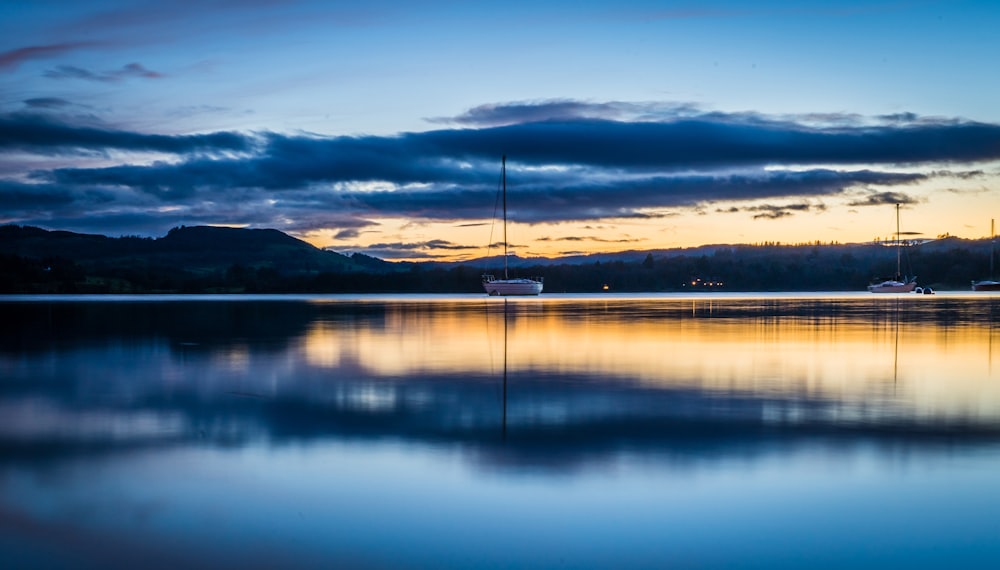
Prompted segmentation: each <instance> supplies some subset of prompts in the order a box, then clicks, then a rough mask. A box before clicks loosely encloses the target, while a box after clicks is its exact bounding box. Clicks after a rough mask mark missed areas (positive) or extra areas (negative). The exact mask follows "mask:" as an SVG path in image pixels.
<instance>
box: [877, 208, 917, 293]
mask: <svg viewBox="0 0 1000 570" xmlns="http://www.w3.org/2000/svg"><path fill="white" fill-rule="evenodd" d="M900 246H901V244H900V242H899V204H896V276H895V277H893V278H890V279H885V278H879V279H876V280H875V282H873V283H872V284H871V285H869V286H868V291H870V292H872V293H909V292H911V291H913V290H914V289H916V287H917V277H916V275H914V276H913V277H903V276H902V274H901V273H900V269H899V265H900V259H899V258H900Z"/></svg>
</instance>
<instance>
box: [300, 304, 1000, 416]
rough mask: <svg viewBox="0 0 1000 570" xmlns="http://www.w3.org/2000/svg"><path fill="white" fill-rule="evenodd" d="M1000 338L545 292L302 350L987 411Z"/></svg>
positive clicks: (432, 368) (416, 366)
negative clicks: (672, 308) (661, 308)
mask: <svg viewBox="0 0 1000 570" xmlns="http://www.w3.org/2000/svg"><path fill="white" fill-rule="evenodd" d="M889 317H891V314H890V315H889ZM505 329H506V330H505ZM992 335H993V336H997V333H996V332H995V331H994V332H993V333H992ZM505 337H506V342H505ZM994 340H995V339H993V338H992V337H991V330H990V327H989V326H988V325H982V324H964V325H956V326H949V327H942V326H937V325H935V324H933V323H914V322H898V321H894V320H893V319H892V318H888V317H887V318H881V319H878V320H865V319H859V318H844V317H836V316H829V317H823V316H820V317H810V318H802V317H774V316H756V317H754V316H751V317H744V318H725V317H718V316H716V315H714V314H712V313H711V312H708V311H701V310H695V311H693V312H692V314H686V315H683V316H681V314H680V313H670V314H667V315H657V314H655V313H654V314H643V313H641V312H640V313H637V312H635V311H623V310H620V307H616V306H614V305H611V306H607V307H600V306H592V307H587V308H586V310H562V309H560V308H559V307H557V306H552V305H546V304H544V303H537V304H521V305H518V306H517V307H516V310H515V309H513V308H512V309H510V310H509V311H508V314H507V315H506V317H505V315H504V313H503V311H502V308H501V307H500V306H498V305H497V304H495V303H494V304H491V305H490V304H482V305H473V304H470V305H466V306H464V307H462V308H459V309H454V308H451V309H449V310H426V311H425V310H414V309H413V308H412V307H406V306H395V307H393V306H390V307H388V308H387V310H386V313H385V315H384V320H382V321H380V322H379V323H378V326H356V325H352V326H343V325H338V324H337V323H331V322H316V323H313V325H312V327H311V328H310V329H309V331H308V333H307V334H306V335H305V337H304V339H303V343H302V350H303V352H304V355H305V358H306V359H307V361H308V362H309V363H310V364H312V365H314V366H319V367H337V366H343V365H345V363H347V362H349V363H351V364H353V365H355V366H358V367H359V368H360V369H362V370H364V371H365V372H366V373H367V374H370V375H371V376H373V377H381V378H401V379H405V378H406V377H407V376H409V375H418V374H419V375H423V374H445V375H449V376H462V375H466V376H472V377H481V376H484V375H486V376H491V377H497V378H499V377H500V375H501V374H502V371H503V367H504V363H505V358H504V356H505V349H506V365H507V370H508V374H510V375H513V376H520V377H543V376H545V377H550V376H551V377H565V378H570V379H573V380H574V381H604V382H619V383H627V384H631V385H643V386H647V387H650V388H671V389H677V388H692V389H699V390H710V391H720V392H745V393H748V394H756V395H767V394H774V395H781V396H784V397H795V396H809V397H820V398H832V399H839V400H851V401H858V402H865V403H877V402H879V401H889V400H891V401H894V402H896V403H897V404H901V405H904V406H909V407H913V408H914V411H915V412H917V413H918V414H928V415H933V416H951V415H959V416H963V417H969V416H973V417H975V416H1000V378H998V376H1000V373H998V372H997V370H996V368H995V367H994V366H993V357H994V356H995V353H996V352H997V350H998V349H997V348H996V346H994V344H995V343H994V342H993V341H994ZM997 345H998V346H1000V343H997Z"/></svg>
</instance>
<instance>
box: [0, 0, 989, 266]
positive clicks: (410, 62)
mask: <svg viewBox="0 0 1000 570" xmlns="http://www.w3.org/2000/svg"><path fill="white" fill-rule="evenodd" d="M0 6H2V8H0V10H2V12H0V14H2V16H0V77H2V80H0V223H17V224H31V225H38V226H41V227H46V228H50V229H69V230H75V231H85V232H91V233H102V234H106V235H125V234H127V235H133V234H138V235H151V236H159V235H163V234H164V233H165V232H166V231H167V230H168V229H169V228H171V227H173V226H176V225H182V224H184V225H196V224H217V225H234V226H248V227H273V228H277V229H280V230H283V231H287V232H289V233H291V234H293V235H296V236H298V237H302V238H304V239H308V240H309V241H311V242H313V243H316V244H317V245H321V246H329V247H331V248H333V249H336V250H338V251H365V252H368V253H371V254H374V255H379V256H381V257H385V258H390V259H431V258H463V257H464V258H468V257H475V256H477V255H482V254H483V253H485V251H483V248H484V246H485V245H486V244H487V243H488V242H489V241H491V237H492V238H493V239H494V240H495V238H496V233H495V232H492V231H491V229H490V228H491V216H492V215H493V205H494V201H495V200H494V199H495V192H496V186H497V176H498V173H499V158H500V155H501V154H503V153H506V154H507V155H508V156H509V157H510V158H509V160H510V162H509V169H508V179H509V182H510V185H511V194H512V195H511V204H512V211H511V214H512V218H513V219H515V220H517V221H518V222H519V223H518V224H517V225H516V226H515V227H513V228H512V230H513V231H512V237H511V241H512V245H514V246H515V250H516V251H517V252H518V253H519V254H522V255H560V254H571V253H579V252H588V251H608V250H620V249H653V248H661V247H683V246H691V245H699V244H703V243H756V242H761V241H780V242H786V243H796V242H806V241H814V240H821V241H824V242H826V241H839V242H854V241H865V240H870V239H872V238H874V237H887V234H889V233H891V231H892V230H893V229H894V228H893V227H892V224H893V223H894V222H893V220H894V212H893V211H892V207H891V205H892V204H894V203H902V204H904V205H905V207H906V209H907V211H906V213H905V214H904V216H905V220H906V222H907V223H906V225H907V228H905V229H906V230H907V231H912V232H913V233H915V234H920V235H922V236H924V237H934V236H936V235H942V234H946V233H947V234H952V235H959V236H962V237H981V236H983V235H985V234H986V233H988V223H989V218H990V217H995V216H996V213H997V211H998V210H1000V208H998V206H1000V199H998V195H997V192H998V189H997V181H998V174H1000V168H998V158H1000V106H998V105H997V104H996V101H998V100H1000V85H998V82H1000V78H998V76H997V74H996V73H995V72H994V69H993V67H994V63H993V60H994V59H995V54H998V53H1000V35H998V34H997V33H996V30H997V29H998V24H1000V5H997V4H995V3H992V2H973V1H966V2H962V1H958V2H954V1H953V2H936V1H913V2H907V1H897V2H843V1H841V2H806V3H795V4H789V3H784V2H755V3H745V2H697V3H695V2H628V1H625V2H507V3H502V4H495V3H468V2H444V1H430V2H420V3H401V2H364V3H349V2H309V1H306V2H277V1H269V0H254V1H233V0H226V1H211V0H208V1H200V2H186V1H182V2H121V1H88V2H49V1H45V0H42V1H38V0H34V1H30V2H27V1H25V2H21V1H9V0H4V1H2V2H0Z"/></svg>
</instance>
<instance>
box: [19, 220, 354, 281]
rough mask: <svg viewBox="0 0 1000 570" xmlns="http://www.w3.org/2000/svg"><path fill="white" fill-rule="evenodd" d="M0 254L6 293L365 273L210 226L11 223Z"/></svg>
mask: <svg viewBox="0 0 1000 570" xmlns="http://www.w3.org/2000/svg"><path fill="white" fill-rule="evenodd" d="M0 256H3V257H2V259H0V265H2V269H3V274H4V275H3V277H2V278H0V291H8V292H11V291H25V292H39V291H38V290H41V291H49V290H51V289H52V285H53V283H51V282H53V281H56V282H58V283H59V287H57V289H58V290H70V291H82V292H87V291H94V292H148V291H161V290H162V291H179V290H186V289H190V288H191V286H194V287H195V288H211V287H215V288H219V289H222V290H232V289H244V290H245V289H246V284H247V282H248V281H259V280H264V281H274V280H279V279H284V278H288V277H290V276H302V275H316V274H322V273H346V272H351V271H356V270H359V269H360V268H361V266H360V265H358V264H356V263H355V262H354V261H352V259H351V258H349V257H346V256H344V255H341V254H339V253H334V252H332V251H326V250H322V249H319V248H316V247H315V246H313V245H311V244H309V243H306V242H304V241H302V240H299V239H296V238H294V237H291V236H289V235H287V234H285V233H282V232H280V231H278V230H271V229H261V230H257V229H242V228H225V227H209V226H193V227H184V226H181V227H177V228H174V229H172V230H170V232H168V233H167V235H166V236H163V237H161V238H156V239H154V238H140V237H130V236H126V237H120V238H111V237H107V236H102V235H93V234H79V233H74V232H67V231H48V230H44V229H41V228H36V227H31V226H12V225H8V226H2V227H0ZM33 283H34V284H35V285H37V287H36V286H33V285H32V284H33ZM45 283H48V284H47V285H46V284H45Z"/></svg>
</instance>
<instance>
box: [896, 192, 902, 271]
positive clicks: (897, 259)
mask: <svg viewBox="0 0 1000 570" xmlns="http://www.w3.org/2000/svg"><path fill="white" fill-rule="evenodd" d="M899 247H900V246H899V204H896V277H902V274H901V273H900V272H899Z"/></svg>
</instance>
